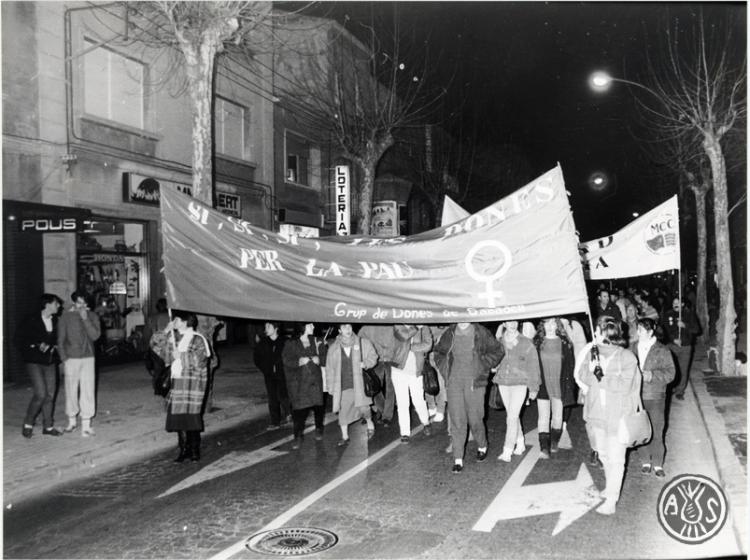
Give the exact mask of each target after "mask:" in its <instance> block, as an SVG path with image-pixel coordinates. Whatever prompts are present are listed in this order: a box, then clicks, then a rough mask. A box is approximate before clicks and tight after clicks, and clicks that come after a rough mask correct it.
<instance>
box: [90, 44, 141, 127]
mask: <svg viewBox="0 0 750 560" xmlns="http://www.w3.org/2000/svg"><path fill="white" fill-rule="evenodd" d="M84 44H85V52H86V54H85V55H84V56H83V73H84V95H83V106H84V111H85V112H86V113H87V114H89V115H93V116H95V117H101V118H103V119H107V120H111V121H115V122H118V123H121V124H124V125H127V126H131V127H134V128H139V129H143V128H144V79H145V66H144V65H143V64H142V63H140V62H138V61H136V60H133V59H131V58H127V57H125V56H122V55H120V54H118V53H116V52H115V51H112V50H109V49H106V48H104V47H96V44H95V43H94V42H93V41H90V40H86V41H85V43H84Z"/></svg>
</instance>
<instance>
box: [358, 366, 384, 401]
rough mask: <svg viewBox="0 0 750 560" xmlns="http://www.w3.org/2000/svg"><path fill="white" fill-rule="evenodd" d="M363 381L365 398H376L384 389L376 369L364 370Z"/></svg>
mask: <svg viewBox="0 0 750 560" xmlns="http://www.w3.org/2000/svg"><path fill="white" fill-rule="evenodd" d="M362 380H363V381H364V385H365V396H367V397H374V396H375V395H377V394H378V393H379V392H380V391H381V390H382V388H383V386H382V384H381V383H380V378H379V377H378V374H377V373H376V372H375V368H362Z"/></svg>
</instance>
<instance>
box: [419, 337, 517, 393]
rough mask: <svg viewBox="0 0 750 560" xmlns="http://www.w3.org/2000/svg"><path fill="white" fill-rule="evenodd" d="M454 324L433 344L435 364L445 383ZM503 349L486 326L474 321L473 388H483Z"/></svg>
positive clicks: (451, 361)
mask: <svg viewBox="0 0 750 560" xmlns="http://www.w3.org/2000/svg"><path fill="white" fill-rule="evenodd" d="M455 332H456V325H451V326H450V327H448V329H446V330H445V332H444V333H443V334H442V336H441V337H440V340H438V343H437V344H436V345H435V350H434V352H435V354H434V356H435V365H436V366H437V369H438V371H439V372H440V373H441V374H442V375H443V378H444V379H445V382H446V384H447V383H448V380H449V379H450V376H451V370H452V368H453V340H454V338H455ZM504 355H505V350H503V346H502V344H500V341H498V340H497V339H496V338H495V337H494V336H493V335H492V333H491V332H490V331H489V330H487V328H486V327H484V326H483V325H480V324H479V323H474V358H473V360H472V368H473V370H474V383H473V387H474V388H475V389H484V388H486V387H487V382H488V380H489V377H490V369H491V368H493V367H495V366H496V365H497V364H498V363H499V362H500V360H502V359H503V356H504Z"/></svg>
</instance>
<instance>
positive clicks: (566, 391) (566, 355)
mask: <svg viewBox="0 0 750 560" xmlns="http://www.w3.org/2000/svg"><path fill="white" fill-rule="evenodd" d="M560 340H562V346H561V347H562V356H561V357H560V359H561V360H562V368H561V369H560V396H561V398H562V403H563V406H572V405H574V404H576V403H577V402H578V385H576V380H575V361H576V357H575V353H574V352H573V343H572V342H570V341H569V340H566V339H565V338H561V339H560ZM537 351H538V352H539V349H538V348H537ZM539 369H540V370H541V380H542V385H544V365H543V364H542V359H541V356H539ZM540 392H544V391H540Z"/></svg>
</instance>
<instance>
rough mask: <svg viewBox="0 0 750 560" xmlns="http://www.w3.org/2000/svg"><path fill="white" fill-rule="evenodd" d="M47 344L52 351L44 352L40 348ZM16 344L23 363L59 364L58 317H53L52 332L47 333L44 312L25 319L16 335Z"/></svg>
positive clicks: (38, 312)
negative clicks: (44, 343)
mask: <svg viewBox="0 0 750 560" xmlns="http://www.w3.org/2000/svg"><path fill="white" fill-rule="evenodd" d="M43 342H46V343H47V344H48V345H49V346H50V350H48V351H47V352H42V351H41V350H40V349H39V346H40V345H41V344H42V343H43ZM16 344H17V345H18V348H19V349H20V350H21V356H22V357H23V361H24V362H27V363H32V364H57V363H59V362H60V356H59V355H58V353H57V348H56V347H57V315H53V316H52V332H47V327H45V326H44V321H43V320H42V312H41V311H37V312H36V313H34V314H33V315H29V316H28V317H26V319H24V321H23V323H21V326H20V328H19V330H18V332H17V333H16Z"/></svg>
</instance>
